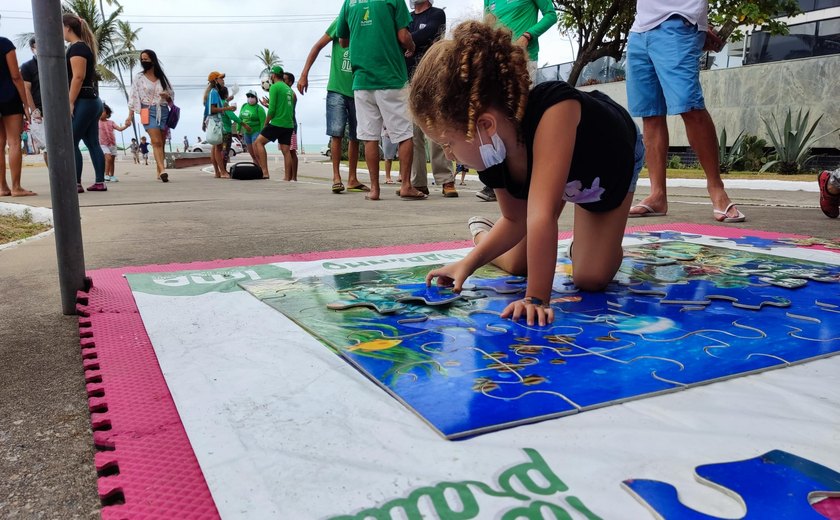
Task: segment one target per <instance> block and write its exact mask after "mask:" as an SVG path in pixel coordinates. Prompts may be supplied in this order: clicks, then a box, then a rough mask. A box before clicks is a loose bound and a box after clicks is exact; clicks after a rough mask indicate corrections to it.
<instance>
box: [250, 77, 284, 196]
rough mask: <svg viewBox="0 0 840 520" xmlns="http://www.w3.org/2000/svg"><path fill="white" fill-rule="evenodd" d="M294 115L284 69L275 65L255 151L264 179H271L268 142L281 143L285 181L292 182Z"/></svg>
mask: <svg viewBox="0 0 840 520" xmlns="http://www.w3.org/2000/svg"><path fill="white" fill-rule="evenodd" d="M263 99H264V98H263ZM292 114H293V107H292V89H291V88H289V86H288V85H286V84H285V83H284V82H283V67H281V66H280V65H275V66H274V67H272V68H271V87H270V88H269V89H268V113H267V114H266V115H265V126H264V127H263V129H262V131H261V132H260V136H259V137H257V140H256V141H255V142H254V150H255V151H256V154H257V160H258V161H259V163H260V169H262V172H263V179H268V178H269V175H268V155H267V154H266V151H265V145H266V143H268V142H274V141H277V142H279V143H280V151H281V152H283V168H284V179H283V180H286V181H289V180H291V177H290V175H291V173H292V154H291V153H290V152H289V146H290V145H291V143H292V130H293V129H294V122H293V120H292Z"/></svg>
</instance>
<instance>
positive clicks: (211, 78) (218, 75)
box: [207, 70, 225, 81]
mask: <svg viewBox="0 0 840 520" xmlns="http://www.w3.org/2000/svg"><path fill="white" fill-rule="evenodd" d="M224 77H225V75H224V74H223V73H221V72H219V71H217V70H214V71H213V72H211V73H210V74H208V75H207V81H216V80H217V79H219V78H224Z"/></svg>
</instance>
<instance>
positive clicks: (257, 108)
mask: <svg viewBox="0 0 840 520" xmlns="http://www.w3.org/2000/svg"><path fill="white" fill-rule="evenodd" d="M245 97H246V98H247V99H248V102H247V103H245V104H244V105H242V108H241V109H240V110H239V119H241V120H242V125H240V126H244V125H248V126H249V127H250V128H251V131H250V132H247V133H246V132H244V131H243V133H242V141H243V142H244V144H245V148H247V149H248V153H249V154H251V158H252V159H253V160H254V162H257V156H256V155H255V154H254V141H256V140H257V137H259V135H260V130H262V127H264V126H265V109H264V108H263V107H262V105H260V104H259V103H257V93H256V92H254V91H253V90H249V91H248V93H247V94H245ZM243 130H244V128H243Z"/></svg>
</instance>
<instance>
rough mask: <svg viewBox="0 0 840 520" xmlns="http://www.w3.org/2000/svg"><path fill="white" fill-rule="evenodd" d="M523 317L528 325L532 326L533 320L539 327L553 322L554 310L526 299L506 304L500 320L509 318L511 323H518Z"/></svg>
mask: <svg viewBox="0 0 840 520" xmlns="http://www.w3.org/2000/svg"><path fill="white" fill-rule="evenodd" d="M523 315H524V316H525V321H526V323H527V324H528V325H533V324H534V321H535V318H536V322H537V324H539V326H540V327H542V326H544V325H546V324H548V323H553V322H554V309H552V308H551V307H550V306H549V305H548V304H544V303H535V302H534V301H532V300H531V299H530V298H528V297H526V298H523V299H521V300H516V301H515V302H512V303H510V304H508V306H507V307H505V310H504V311H502V318H510V319H512V320H513V321H519V318H521V317H522V316H523Z"/></svg>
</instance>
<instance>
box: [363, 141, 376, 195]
mask: <svg viewBox="0 0 840 520" xmlns="http://www.w3.org/2000/svg"><path fill="white" fill-rule="evenodd" d="M365 163H367V167H368V172H369V173H370V193H368V194H367V195H365V198H366V199H368V200H379V141H378V140H376V141H365Z"/></svg>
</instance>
